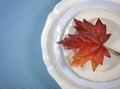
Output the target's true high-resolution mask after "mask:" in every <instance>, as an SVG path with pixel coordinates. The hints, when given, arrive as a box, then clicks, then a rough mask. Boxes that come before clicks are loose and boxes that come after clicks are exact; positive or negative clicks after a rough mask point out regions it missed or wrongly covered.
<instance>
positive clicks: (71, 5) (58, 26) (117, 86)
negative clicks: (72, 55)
mask: <svg viewBox="0 0 120 89" xmlns="http://www.w3.org/2000/svg"><path fill="white" fill-rule="evenodd" d="M116 2H117V3H116ZM118 3H119V4H120V1H118V0H116V1H113V0H112V1H111V2H110V1H103V0H101V1H100V0H89V1H88V0H63V1H61V2H60V3H58V4H57V5H56V7H55V9H54V10H53V11H52V12H51V13H50V15H49V16H48V19H47V22H46V25H45V28H44V30H43V33H42V38H41V43H42V44H41V45H42V52H43V59H44V63H45V64H46V66H47V69H48V72H49V73H50V75H51V76H52V77H53V78H54V79H55V80H56V82H57V83H58V84H59V85H60V86H61V88H62V89H91V88H92V89H110V88H112V89H120V79H117V80H113V81H108V82H94V81H90V80H86V79H84V78H81V77H79V76H77V75H76V74H75V73H74V72H73V71H72V70H71V68H70V67H69V66H68V65H67V63H66V61H65V58H64V54H63V51H62V49H61V47H60V46H59V45H58V44H57V43H56V42H58V41H59V40H60V39H61V38H62V37H63V34H64V33H65V28H66V26H67V25H68V23H69V22H70V21H71V19H73V18H74V17H75V16H76V15H77V14H79V13H81V12H82V11H85V10H90V9H91V10H92V9H96V8H98V9H99V8H100V9H101V8H103V9H111V10H114V11H117V12H120V5H119V4H118Z"/></svg>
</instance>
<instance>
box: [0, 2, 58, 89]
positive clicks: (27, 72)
mask: <svg viewBox="0 0 120 89" xmlns="http://www.w3.org/2000/svg"><path fill="white" fill-rule="evenodd" d="M59 1H60V0H0V89H3V88H4V89H60V87H59V86H58V85H57V84H56V82H55V81H54V80H53V79H52V78H51V76H50V75H49V74H48V72H47V69H46V67H45V65H44V63H43V59H42V53H41V46H40V36H41V32H42V30H43V27H44V24H45V22H46V19H47V16H48V14H49V12H50V11H52V9H53V8H54V6H55V5H56V4H57V3H58V2H59Z"/></svg>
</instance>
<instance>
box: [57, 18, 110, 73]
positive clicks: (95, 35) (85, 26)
mask: <svg viewBox="0 0 120 89" xmlns="http://www.w3.org/2000/svg"><path fill="white" fill-rule="evenodd" d="M74 22H75V26H74V28H75V29H76V32H75V33H74V34H68V36H67V37H65V38H64V39H63V40H61V41H59V42H58V43H59V44H62V45H63V46H65V47H66V49H67V50H78V51H76V53H75V54H74V56H73V60H72V62H71V64H70V66H75V67H77V66H81V67H83V66H84V65H85V63H86V62H88V61H91V64H92V69H93V71H95V70H96V68H97V67H98V65H99V64H101V65H102V64H103V59H104V56H107V57H111V56H110V53H109V51H108V50H107V49H106V48H105V46H104V45H103V44H104V43H105V42H106V41H107V40H108V39H109V37H110V36H111V34H106V25H105V24H103V23H102V22H101V20H100V19H99V18H98V19H97V22H96V24H95V25H94V24H92V23H90V22H88V21H87V20H85V19H83V22H81V21H79V20H77V19H74Z"/></svg>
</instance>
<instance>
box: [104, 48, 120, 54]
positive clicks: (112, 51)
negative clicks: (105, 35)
mask: <svg viewBox="0 0 120 89" xmlns="http://www.w3.org/2000/svg"><path fill="white" fill-rule="evenodd" d="M106 48H107V49H108V50H109V51H110V52H111V53H113V54H115V55H117V56H120V52H118V51H116V50H114V49H111V48H109V47H106Z"/></svg>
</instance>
